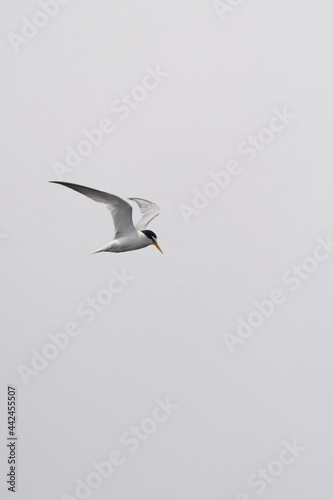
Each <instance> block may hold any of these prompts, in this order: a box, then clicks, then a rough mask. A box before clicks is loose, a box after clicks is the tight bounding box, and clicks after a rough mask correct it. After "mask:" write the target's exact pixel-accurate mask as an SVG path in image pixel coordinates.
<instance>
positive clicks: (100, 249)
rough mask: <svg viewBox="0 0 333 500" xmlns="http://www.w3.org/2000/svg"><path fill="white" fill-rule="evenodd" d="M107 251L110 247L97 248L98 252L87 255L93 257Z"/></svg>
mask: <svg viewBox="0 0 333 500" xmlns="http://www.w3.org/2000/svg"><path fill="white" fill-rule="evenodd" d="M109 249H110V245H106V246H105V247H102V248H99V249H98V250H96V251H95V252H92V253H90V254H89V255H94V254H95V253H102V252H108V250H109Z"/></svg>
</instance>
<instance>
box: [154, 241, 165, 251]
mask: <svg viewBox="0 0 333 500" xmlns="http://www.w3.org/2000/svg"><path fill="white" fill-rule="evenodd" d="M153 245H154V246H155V247H156V248H157V250H159V251H160V252H161V253H163V252H162V248H161V247H160V245H159V244H158V243H157V241H153Z"/></svg>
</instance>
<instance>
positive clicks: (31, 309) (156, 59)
mask: <svg viewBox="0 0 333 500" xmlns="http://www.w3.org/2000/svg"><path fill="white" fill-rule="evenodd" d="M225 3H227V2H225ZM38 10H40V7H39V5H38V3H37V2H35V1H32V0H24V1H23V0H21V1H18V0H17V1H16V2H11V1H10V0H3V1H2V2H1V15H0V26H1V33H2V37H1V45H0V50H1V61H2V63H1V65H2V72H1V73H2V76H1V83H0V85H1V109H2V120H1V122H2V124H1V139H2V140H1V143H2V148H1V172H2V176H1V184H0V191H1V193H0V194H1V215H0V233H1V234H3V235H6V236H3V237H2V238H1V241H0V262H1V264H0V265H1V335H2V348H1V372H2V375H1V381H2V384H1V386H2V391H1V394H2V396H1V421H0V424H1V436H2V437H3V439H2V440H1V448H2V449H1V453H0V465H1V497H2V498H12V496H11V495H12V494H11V493H9V492H7V490H6V484H5V480H6V478H5V475H6V472H7V464H6V459H7V451H6V443H5V438H6V387H7V384H15V385H16V386H17V390H18V419H19V420H18V429H17V432H18V435H19V438H20V439H19V444H18V482H17V486H18V492H17V493H16V497H15V498H17V499H18V500H26V499H29V500H30V499H32V498H34V499H38V500H39V499H48V500H56V499H60V498H61V495H62V494H64V493H68V494H71V495H73V496H74V487H75V479H76V478H78V477H80V478H81V479H84V478H86V476H87V475H88V474H89V473H90V472H92V471H93V468H92V466H91V463H92V462H93V461H97V462H98V461H102V460H105V459H106V458H107V455H108V454H109V453H110V451H112V450H113V449H119V447H120V446H121V445H120V436H121V435H122V433H123V432H125V431H127V430H128V429H130V428H131V426H132V425H137V424H138V423H140V422H141V421H142V420H143V419H144V418H147V417H150V416H151V413H152V411H153V409H154V408H155V406H156V403H155V399H156V398H161V399H163V398H166V397H167V396H169V397H170V400H171V401H172V402H174V403H177V404H178V405H179V408H178V409H177V410H176V411H175V412H174V414H173V415H172V416H171V417H170V419H169V420H168V421H167V422H165V423H164V424H162V425H161V426H159V427H158V429H157V430H156V432H155V434H152V435H151V436H149V438H148V439H147V441H146V442H144V443H142V445H141V446H140V448H139V449H138V451H137V452H135V453H132V454H131V453H129V452H128V450H125V449H124V448H122V450H123V452H124V456H125V457H126V461H125V463H124V464H123V465H122V466H121V467H119V468H118V469H117V470H116V471H115V473H114V474H113V476H112V477H111V478H110V479H108V480H105V481H104V482H103V484H102V486H101V487H100V488H99V489H97V490H95V491H94V492H93V494H92V496H91V498H94V499H96V500H97V499H104V498H117V499H122V500H130V499H134V498H136V499H137V498H145V499H146V500H150V499H151V500H153V499H156V498H158V499H159V500H167V499H168V500H169V499H175V500H178V499H179V500H187V499H188V500H201V499H202V498H209V499H211V500H222V499H223V500H227V499H228V500H229V499H230V500H234V499H236V496H237V494H239V493H240V492H242V491H244V492H247V493H248V495H249V498H251V500H252V499H254V498H257V497H258V496H259V495H257V494H256V492H255V489H254V488H250V487H249V486H248V485H247V479H248V477H249V475H250V474H253V473H255V472H256V471H257V469H258V468H259V467H260V466H262V467H266V466H267V464H268V463H270V461H272V460H275V459H277V458H278V456H279V453H280V451H281V450H282V448H283V444H282V443H283V441H284V440H289V441H291V440H293V439H296V440H297V442H298V443H299V444H300V445H303V446H304V447H306V451H304V453H302V454H301V456H300V457H299V458H298V459H297V460H296V461H295V463H293V464H291V465H290V466H288V467H286V469H285V471H284V472H283V473H282V474H281V476H280V477H278V478H277V479H276V481H274V483H272V484H270V485H268V486H267V489H266V491H265V492H264V494H263V495H261V498H265V499H267V500H268V499H269V500H278V499H281V498H284V499H290V500H301V499H302V500H313V498H319V497H324V496H326V497H329V496H330V495H332V491H333V486H332V480H331V475H332V474H331V466H332V455H333V452H332V446H333V433H332V417H333V406H332V348H333V341H332V280H333V259H331V260H327V261H326V262H323V263H322V264H321V265H320V266H319V268H318V270H317V271H316V272H315V273H313V275H312V276H311V277H310V278H309V279H308V280H306V281H304V282H302V286H301V287H300V288H299V290H297V291H296V292H295V293H291V292H289V291H288V289H287V287H284V288H283V290H284V291H285V292H286V296H287V300H286V302H285V303H284V304H283V305H281V306H279V308H277V310H276V311H275V313H274V315H272V316H271V317H270V318H269V319H267V320H265V322H264V324H263V325H262V326H261V327H260V328H258V329H256V330H255V332H254V333H253V335H252V336H251V337H250V338H248V339H247V341H246V342H244V344H243V345H239V346H237V347H236V349H235V352H234V354H232V353H230V351H229V350H228V348H227V346H226V343H225V341H224V339H223V334H224V333H225V332H231V333H234V332H235V328H236V324H237V318H238V317H239V316H242V317H244V318H245V317H247V315H248V314H249V313H250V312H251V311H252V310H253V309H254V306H253V301H255V300H264V299H265V298H267V297H268V295H269V293H270V292H271V290H273V289H274V288H276V287H278V288H279V287H280V288H281V287H282V285H281V276H282V274H283V273H284V272H286V271H287V270H288V269H290V268H291V266H292V265H294V264H299V263H301V262H302V261H303V259H304V258H306V257H309V256H311V255H312V253H313V250H314V248H315V246H316V239H317V238H318V237H323V238H325V237H327V236H328V235H329V234H333V197H332V181H333V173H332V161H331V156H332V103H333V100H332V84H333V81H332V80H333V78H332V70H331V55H332V41H333V33H332V26H331V18H332V5H331V2H329V1H327V0H326V1H322V2H319V3H315V2H313V1H310V0H292V1H290V0H279V1H278V2H273V1H264V0H246V1H244V2H243V3H242V4H241V5H239V6H238V7H237V8H235V9H234V10H233V11H232V12H229V13H228V14H226V16H225V19H224V20H222V19H220V18H219V16H218V14H217V12H216V10H215V9H214V6H213V3H212V2H211V1H210V0H191V1H190V0H169V1H168V2H161V1H159V2H157V1H156V0H155V1H153V0H140V1H139V2H138V1H134V0H130V1H126V2H124V1H121V0H111V1H109V0H108V1H107V0H96V1H94V2H88V1H86V0H81V1H80V2H79V1H75V0H73V1H71V2H70V3H69V4H68V5H66V6H62V7H61V8H60V11H59V14H58V15H57V16H56V17H54V19H52V20H50V22H49V23H48V24H47V26H45V27H44V28H41V29H40V32H39V33H38V35H37V36H36V37H35V38H34V39H33V40H31V41H30V42H29V43H28V44H27V45H26V46H22V47H21V48H20V50H19V53H18V54H16V53H15V52H14V51H13V49H12V47H11V45H10V42H9V40H8V38H7V34H8V33H9V32H15V33H20V30H21V26H22V20H21V18H22V17H27V18H28V19H31V18H32V16H33V15H34V14H35V13H36V12H37V11H38ZM157 64H158V65H159V66H160V68H161V69H162V70H163V71H165V72H168V73H169V76H168V78H165V80H164V81H163V83H161V85H160V86H159V88H158V89H156V90H155V91H154V92H151V93H149V95H148V97H147V99H146V100H145V101H144V102H142V103H141V104H140V106H139V107H138V108H137V109H136V110H133V112H131V114H130V116H129V117H128V118H127V119H126V120H123V121H121V120H120V119H119V117H118V118H117V117H115V116H114V115H113V117H114V118H116V123H117V127H116V130H115V132H114V133H113V134H111V135H110V136H108V137H106V138H105V140H104V141H103V143H102V144H101V145H100V146H99V147H96V148H94V150H93V152H92V153H91V155H90V156H89V157H87V158H85V159H84V160H83V161H82V163H81V165H80V166H78V167H77V168H76V169H75V170H73V171H72V172H71V173H69V174H67V175H65V176H64V180H67V181H69V182H75V183H78V184H84V185H88V186H91V187H95V188H97V189H102V190H106V191H110V192H113V193H115V194H118V195H119V196H122V197H130V196H140V197H143V198H147V199H149V200H152V201H154V202H156V203H158V204H159V205H160V207H161V215H160V216H159V217H158V218H157V219H156V220H155V221H154V222H153V223H152V224H151V226H150V228H151V229H152V230H154V231H155V232H156V233H157V234H158V237H159V243H160V245H161V247H162V248H163V250H164V255H161V254H160V253H159V252H157V251H156V249H155V248H153V247H149V248H146V249H144V250H140V251H137V252H129V253H125V254H123V255H114V254H102V255H95V256H90V257H89V256H88V254H89V253H91V252H92V251H94V250H96V249H97V248H99V247H100V246H102V245H104V244H106V243H107V242H108V241H110V240H111V239H112V235H113V227H112V221H111V220H110V216H109V214H108V213H107V211H106V210H105V209H104V207H103V206H101V205H98V204H94V203H92V202H91V201H90V200H88V199H86V198H85V197H83V196H80V195H78V194H76V193H74V192H72V191H70V190H66V189H65V188H62V187H61V186H54V185H51V184H48V183H47V181H48V180H52V179H55V178H56V177H55V173H54V170H53V168H52V164H53V162H54V161H63V160H64V156H65V148H66V147H67V146H72V147H75V145H76V144H77V143H78V141H80V140H81V139H82V138H83V137H82V129H84V128H87V129H92V128H94V127H96V126H97V124H98V123H99V121H100V120H101V119H102V118H104V117H106V116H109V117H112V112H111V111H110V105H111V103H112V101H113V100H114V99H116V98H117V97H119V96H120V95H121V94H122V93H123V92H125V93H126V92H130V91H131V89H132V88H133V87H135V86H136V85H138V84H140V83H141V81H142V78H143V77H144V75H145V74H146V69H145V68H146V66H151V67H155V66H156V65H157ZM284 106H286V108H287V109H288V111H289V112H290V113H293V114H294V115H295V119H294V120H293V121H292V122H291V123H290V125H288V127H286V129H285V130H284V131H283V132H282V133H281V134H278V135H276V137H274V140H273V141H272V142H271V143H270V144H269V145H267V147H266V148H265V149H264V150H263V151H261V152H260V153H258V155H257V157H256V159H255V160H254V161H253V162H251V163H250V162H247V161H246V157H244V156H243V157H242V156H241V155H240V154H239V153H238V152H237V147H238V145H239V144H240V143H241V142H242V141H244V140H246V139H247V137H248V136H249V135H256V134H257V133H258V131H260V129H262V128H263V127H265V126H267V124H268V122H269V120H270V118H271V117H272V116H273V109H274V108H279V109H282V108H283V107H284ZM233 159H237V160H238V161H239V163H240V164H241V165H242V168H243V171H242V173H241V174H240V175H239V176H237V177H235V178H234V179H233V180H232V182H231V183H230V185H229V186H228V187H227V188H226V189H225V190H221V192H220V194H219V195H218V196H217V197H215V198H214V199H212V200H210V202H209V204H208V205H207V207H206V208H204V209H203V210H202V211H201V212H200V213H199V214H197V215H193V216H192V217H191V218H190V219H189V223H188V224H186V222H185V221H184V218H183V217H182V214H181V211H180V208H179V207H180V205H181V204H188V205H191V203H192V198H193V189H194V188H197V189H201V190H202V189H203V187H204V186H205V185H206V183H207V182H209V181H210V178H209V172H210V171H212V170H214V171H219V170H221V169H225V166H226V164H227V162H228V161H230V160H233ZM135 215H136V217H137V216H138V212H137V211H136V212H135ZM122 269H125V270H126V272H127V273H128V274H130V275H131V276H134V279H133V280H132V281H131V282H130V283H129V284H128V286H127V287H126V288H125V289H124V290H123V292H122V293H119V294H118V295H117V296H114V298H113V300H112V302H111V304H110V305H108V306H107V307H105V309H104V310H103V311H102V312H101V313H99V314H97V315H96V318H95V320H94V321H93V322H91V323H90V324H86V323H85V322H84V319H83V318H79V317H78V316H77V314H76V307H77V306H78V304H80V303H81V302H83V301H85V300H86V299H87V298H88V297H93V296H96V294H97V293H98V292H99V291H100V290H101V289H103V288H105V286H106V285H107V283H108V281H109V280H110V277H111V276H112V271H113V270H117V271H118V272H121V270H122ZM68 321H76V322H77V323H78V324H79V325H80V326H81V327H82V333H81V334H80V336H78V337H77V338H75V339H72V340H71V342H70V344H69V345H68V347H67V348H66V349H65V350H64V351H62V352H60V353H59V355H58V357H57V358H56V359H54V360H52V361H50V362H49V365H48V366H47V368H46V369H45V370H43V371H41V372H40V373H39V374H38V376H36V377H31V378H30V379H29V384H28V385H27V386H26V385H24V384H23V382H22V380H21V378H20V376H19V374H18V370H17V367H18V365H20V364H24V365H26V366H29V363H30V362H31V358H32V353H31V351H32V349H37V350H41V349H42V347H43V346H44V345H45V344H46V343H47V342H48V333H50V332H53V333H55V332H59V331H62V329H63V328H64V325H65V324H66V323H67V322H68Z"/></svg>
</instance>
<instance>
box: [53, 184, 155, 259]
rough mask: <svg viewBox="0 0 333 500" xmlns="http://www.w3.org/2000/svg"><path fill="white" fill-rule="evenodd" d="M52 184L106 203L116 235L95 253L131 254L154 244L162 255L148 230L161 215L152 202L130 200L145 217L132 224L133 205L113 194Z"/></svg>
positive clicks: (68, 185)
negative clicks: (149, 225)
mask: <svg viewBox="0 0 333 500" xmlns="http://www.w3.org/2000/svg"><path fill="white" fill-rule="evenodd" d="M50 182H51V183H53V184H60V185H61V186H65V187H68V188H70V189H74V191H77V192H78V193H81V194H84V195H85V196H88V198H91V199H92V200H95V201H98V202H99V203H104V204H105V205H106V208H107V209H108V210H109V212H110V213H111V215H112V218H113V223H114V228H115V235H114V238H113V240H112V241H111V242H110V243H108V244H107V245H105V246H104V247H102V248H100V249H99V250H96V252H94V253H100V252H116V253H118V252H129V251H131V250H139V249H140V248H145V247H148V246H149V245H154V246H155V247H156V248H157V249H158V250H159V251H160V252H161V253H163V252H162V249H161V248H160V246H159V244H158V243H157V236H156V234H155V233H154V232H153V231H150V230H149V229H146V228H147V226H148V224H149V223H150V222H151V221H152V220H153V219H154V218H155V217H157V216H158V215H159V213H160V209H159V207H158V206H157V205H156V204H155V203H152V202H151V201H148V200H144V199H143V198H128V199H129V200H132V201H134V202H135V203H137V204H138V206H139V209H140V212H141V214H142V217H141V219H140V220H139V221H138V222H137V223H136V224H135V226H134V224H133V221H132V206H131V205H130V204H129V203H127V201H125V200H123V199H122V198H119V196H116V195H114V194H111V193H106V192H104V191H97V189H92V188H89V187H85V186H80V185H78V184H72V183H71V182H61V181H50Z"/></svg>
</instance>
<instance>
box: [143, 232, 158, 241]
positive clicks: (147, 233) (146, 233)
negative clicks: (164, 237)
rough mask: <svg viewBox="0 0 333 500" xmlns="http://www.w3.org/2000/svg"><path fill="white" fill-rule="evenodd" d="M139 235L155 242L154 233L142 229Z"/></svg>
mask: <svg viewBox="0 0 333 500" xmlns="http://www.w3.org/2000/svg"><path fill="white" fill-rule="evenodd" d="M141 233H143V234H145V235H146V236H147V238H149V239H150V240H153V241H154V240H157V236H156V234H155V233H154V231H150V229H144V230H143V231H141Z"/></svg>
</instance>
